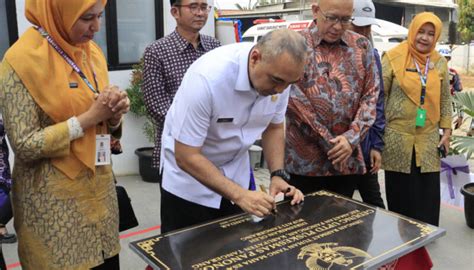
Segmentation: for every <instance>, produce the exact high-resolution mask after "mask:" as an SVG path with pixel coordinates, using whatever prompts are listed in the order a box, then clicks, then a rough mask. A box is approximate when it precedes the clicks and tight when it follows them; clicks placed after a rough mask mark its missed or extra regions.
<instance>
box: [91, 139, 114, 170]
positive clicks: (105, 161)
mask: <svg viewBox="0 0 474 270" xmlns="http://www.w3.org/2000/svg"><path fill="white" fill-rule="evenodd" d="M110 155H111V154H110V134H100V135H96V136H95V165H96V166H103V165H110Z"/></svg>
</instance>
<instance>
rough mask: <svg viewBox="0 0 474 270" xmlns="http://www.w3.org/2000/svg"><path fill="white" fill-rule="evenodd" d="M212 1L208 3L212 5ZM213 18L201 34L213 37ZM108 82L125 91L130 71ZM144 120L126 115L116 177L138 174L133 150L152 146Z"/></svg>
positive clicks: (21, 21) (21, 26)
mask: <svg viewBox="0 0 474 270" xmlns="http://www.w3.org/2000/svg"><path fill="white" fill-rule="evenodd" d="M163 2H164V4H165V5H164V8H163V11H164V29H165V35H166V34H169V33H170V32H172V31H173V30H174V28H175V27H176V22H175V20H174V18H173V17H172V16H171V14H170V3H169V1H163ZM212 2H213V1H212V0H211V1H209V3H210V4H211V5H212ZM16 8H17V20H18V35H19V36H21V34H23V33H24V32H25V31H26V29H27V28H28V27H30V25H31V24H30V23H29V22H28V21H27V20H26V18H25V15H24V14H25V12H24V10H25V0H16ZM213 18H214V16H213V14H212V13H210V14H209V20H208V22H207V24H206V26H205V28H204V29H203V31H202V33H204V34H207V35H211V36H214V19H213ZM109 75H110V82H111V83H112V84H115V85H118V86H119V87H120V88H121V89H126V88H127V87H128V85H129V81H130V75H131V71H130V70H125V71H112V72H109ZM143 123H144V119H137V118H136V117H135V116H134V115H132V114H128V115H126V116H125V122H124V126H123V128H124V129H123V137H122V140H121V143H122V147H123V150H124V151H123V154H121V155H117V156H114V157H113V162H114V166H113V168H114V172H115V173H116V174H117V175H126V174H137V173H138V159H137V157H136V156H135V153H134V152H135V149H136V148H139V147H144V146H152V145H153V144H152V143H150V142H148V141H147V139H146V138H145V136H144V135H143V132H142V126H143ZM10 162H11V164H13V153H12V154H11V156H10Z"/></svg>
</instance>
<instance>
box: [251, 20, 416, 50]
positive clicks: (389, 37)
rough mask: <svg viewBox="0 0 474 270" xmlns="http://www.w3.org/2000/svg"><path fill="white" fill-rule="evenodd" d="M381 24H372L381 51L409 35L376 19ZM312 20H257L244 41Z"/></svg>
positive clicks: (377, 46)
mask: <svg viewBox="0 0 474 270" xmlns="http://www.w3.org/2000/svg"><path fill="white" fill-rule="evenodd" d="M376 20H377V23H378V24H379V25H373V26H372V38H373V41H374V46H375V48H377V50H378V51H379V52H380V53H383V52H385V51H387V50H389V49H391V48H393V47H394V46H396V45H397V44H399V43H400V42H402V41H403V40H405V39H406V38H407V36H408V29H407V28H405V27H403V26H401V25H398V24H395V23H392V22H389V21H385V20H380V19H376ZM312 22H313V21H312V20H306V21H284V20H271V19H270V20H267V19H263V20H255V21H254V24H255V25H254V26H252V27H250V28H249V29H248V30H247V31H245V33H244V34H243V35H242V41H244V42H253V43H257V42H258V41H259V40H260V38H261V37H262V36H263V35H265V34H266V33H267V32H270V31H272V30H275V29H292V30H295V31H301V30H303V29H305V28H307V27H308V26H310V25H311V23H312Z"/></svg>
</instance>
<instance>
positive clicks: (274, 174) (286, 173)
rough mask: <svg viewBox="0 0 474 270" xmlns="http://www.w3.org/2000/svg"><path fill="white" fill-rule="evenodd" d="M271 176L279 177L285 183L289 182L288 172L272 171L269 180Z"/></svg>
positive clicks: (281, 170) (282, 170)
mask: <svg viewBox="0 0 474 270" xmlns="http://www.w3.org/2000/svg"><path fill="white" fill-rule="evenodd" d="M273 176H279V177H281V178H282V179H283V180H285V181H286V182H290V174H289V173H288V172H286V171H285V170H284V169H280V170H276V171H273V172H272V173H271V174H270V178H272V177H273Z"/></svg>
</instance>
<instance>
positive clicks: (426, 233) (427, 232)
mask: <svg viewBox="0 0 474 270" xmlns="http://www.w3.org/2000/svg"><path fill="white" fill-rule="evenodd" d="M316 195H319V196H327V197H335V198H341V199H344V200H347V201H351V202H353V203H355V204H358V205H362V206H364V207H368V208H371V209H374V210H378V211H383V212H385V214H388V215H390V216H394V217H396V218H399V219H403V220H405V221H407V222H408V223H410V224H413V225H415V226H416V227H418V228H419V229H420V232H421V233H420V236H418V237H416V238H414V239H411V240H409V241H407V242H404V243H403V244H401V245H399V246H396V247H394V248H392V249H390V250H387V251H385V252H383V253H381V254H379V255H377V256H375V257H372V258H370V259H368V260H365V261H364V262H362V263H360V264H358V265H356V266H353V267H351V268H350V269H351V270H357V269H364V268H361V267H363V266H364V265H366V264H368V263H370V262H372V261H374V260H377V259H379V258H381V257H383V256H386V255H387V254H390V253H391V252H394V251H396V250H399V249H401V248H403V247H406V246H408V245H410V244H412V243H413V242H416V241H418V240H420V239H421V238H423V237H428V238H430V239H429V240H431V241H433V240H436V239H438V238H440V237H442V236H444V235H445V234H446V230H445V229H443V228H439V227H435V226H431V225H428V224H422V223H419V222H417V221H415V220H413V219H411V218H409V217H406V216H403V215H401V214H398V213H395V212H390V211H388V210H386V209H384V208H379V207H375V206H372V205H369V204H366V203H364V202H360V201H357V200H354V199H352V198H348V197H345V196H342V195H339V194H336V193H332V192H330V191H327V190H320V191H316V192H313V193H308V194H306V195H305V197H308V196H311V197H314V196H316ZM288 201H289V200H285V201H282V202H279V203H277V205H280V204H283V203H287V202H288ZM245 215H248V214H247V213H240V214H236V215H231V216H228V217H224V218H221V219H216V220H212V221H209V222H205V223H201V224H198V225H194V226H191V227H188V228H183V229H179V230H176V231H172V232H169V233H165V234H160V235H158V236H156V237H151V238H147V239H146V240H143V241H140V240H138V241H134V242H131V243H129V247H130V248H131V249H132V250H134V251H135V253H137V254H138V255H139V256H140V257H141V258H142V259H143V260H144V261H145V262H147V263H148V264H150V265H156V264H157V262H158V263H159V264H161V266H163V268H160V269H164V270H171V268H170V267H169V266H168V265H166V264H165V263H164V262H163V261H162V260H160V259H159V258H158V257H156V255H155V253H154V252H149V251H147V250H146V249H145V248H144V247H150V250H152V249H153V248H152V247H153V246H154V245H155V243H158V242H159V241H160V240H161V239H162V238H164V237H167V236H171V235H175V234H178V233H181V232H186V231H190V230H194V229H197V228H200V227H204V226H207V225H210V224H216V223H221V222H223V221H226V220H230V219H233V218H236V217H239V216H245ZM249 219H250V218H249ZM436 232H439V233H438V234H434V233H436ZM150 241H151V243H148V242H150ZM431 241H430V242H431ZM132 243H133V244H135V245H136V246H134V245H132ZM143 243H147V244H146V245H144V244H143ZM425 245H426V244H425V243H424V244H421V243H417V244H414V245H412V248H409V249H407V250H406V251H404V252H401V253H398V254H397V255H393V256H389V257H388V258H387V260H389V261H391V260H395V259H397V258H400V257H402V256H404V255H406V254H408V253H410V252H412V251H414V250H416V249H418V248H421V247H423V246H425ZM141 252H145V253H146V254H147V255H148V256H150V257H152V258H153V259H155V260H156V261H154V262H153V261H151V260H150V259H149V258H147V257H146V256H145V255H144V254H142V253H141ZM400 254H401V256H400ZM385 264H386V262H381V263H377V264H375V265H373V266H371V268H374V269H376V268H378V267H381V266H383V265H385Z"/></svg>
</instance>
